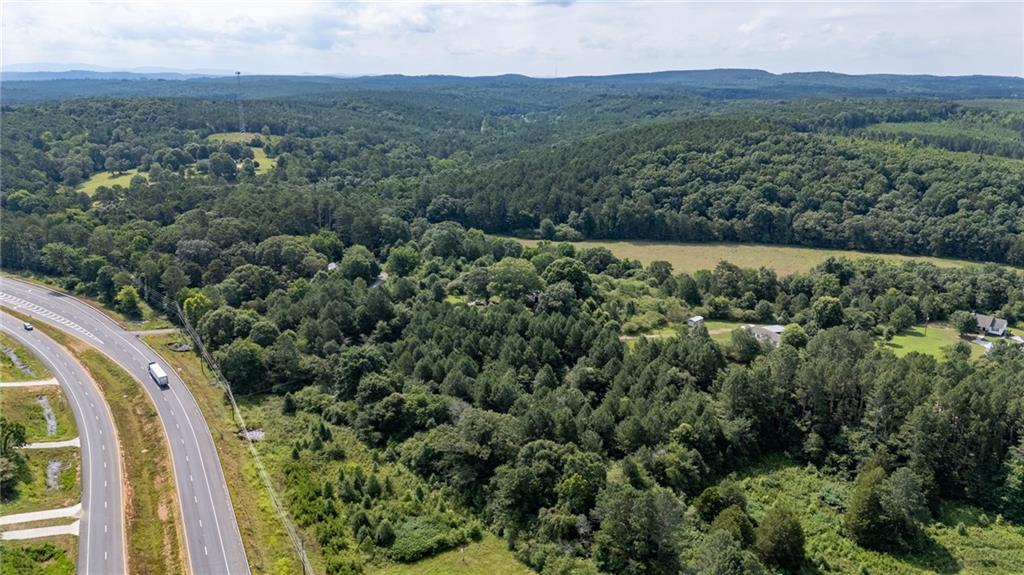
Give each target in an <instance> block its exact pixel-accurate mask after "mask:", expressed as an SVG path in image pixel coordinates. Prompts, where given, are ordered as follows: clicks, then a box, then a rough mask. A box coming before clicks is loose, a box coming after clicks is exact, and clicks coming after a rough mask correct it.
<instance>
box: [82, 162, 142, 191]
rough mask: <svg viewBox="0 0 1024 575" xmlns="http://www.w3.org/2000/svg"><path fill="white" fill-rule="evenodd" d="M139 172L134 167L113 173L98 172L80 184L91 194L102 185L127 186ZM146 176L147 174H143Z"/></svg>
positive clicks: (110, 186) (83, 189) (109, 186)
mask: <svg viewBox="0 0 1024 575" xmlns="http://www.w3.org/2000/svg"><path fill="white" fill-rule="evenodd" d="M138 174H139V170H138V169H135V168H132V169H131V170H128V171H126V172H121V173H118V174H113V173H111V172H97V173H95V174H93V175H92V177H90V178H89V179H88V180H86V181H85V182H84V183H82V185H81V186H80V189H81V190H82V191H83V192H85V193H87V194H89V195H90V196H91V195H93V194H95V193H96V190H97V189H99V187H100V186H107V187H108V188H112V187H114V186H121V187H122V188H127V187H128V186H129V185H130V184H131V183H132V178H133V177H135V176H137V175H138ZM143 177H145V175H143Z"/></svg>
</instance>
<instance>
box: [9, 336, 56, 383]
mask: <svg viewBox="0 0 1024 575" xmlns="http://www.w3.org/2000/svg"><path fill="white" fill-rule="evenodd" d="M0 345H3V346H4V347H6V348H9V349H12V350H14V355H16V356H17V357H18V359H19V360H21V363H23V364H24V365H25V366H27V367H28V368H29V370H30V371H31V372H32V375H29V374H27V373H25V372H23V371H21V370H20V369H18V368H17V367H16V366H15V365H14V362H13V361H12V360H11V358H10V357H8V355H7V354H6V353H0V381H12V382H13V381H33V380H37V379H46V378H48V377H50V371H49V370H48V369H46V368H45V367H43V364H42V362H40V361H39V359H38V358H37V357H36V356H34V355H32V352H30V351H29V350H27V349H25V346H23V345H21V344H20V343H18V341H17V340H15V339H14V338H12V337H10V336H8V335H7V334H5V333H0Z"/></svg>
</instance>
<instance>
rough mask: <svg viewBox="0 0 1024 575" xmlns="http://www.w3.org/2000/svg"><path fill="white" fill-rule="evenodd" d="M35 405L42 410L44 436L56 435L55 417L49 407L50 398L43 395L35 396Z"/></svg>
mask: <svg viewBox="0 0 1024 575" xmlns="http://www.w3.org/2000/svg"><path fill="white" fill-rule="evenodd" d="M36 403H38V404H39V406H40V407H42V408H43V417H44V418H45V419H46V435H50V436H53V435H57V416H56V415H54V413H53V408H52V407H50V398H49V397H47V396H45V395H37V396H36Z"/></svg>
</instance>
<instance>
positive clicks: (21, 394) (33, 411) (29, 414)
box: [0, 385, 78, 443]
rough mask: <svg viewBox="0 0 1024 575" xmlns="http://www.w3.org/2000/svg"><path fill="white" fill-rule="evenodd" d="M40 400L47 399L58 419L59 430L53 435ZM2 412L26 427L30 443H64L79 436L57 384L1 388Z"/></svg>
mask: <svg viewBox="0 0 1024 575" xmlns="http://www.w3.org/2000/svg"><path fill="white" fill-rule="evenodd" d="M40 397H45V398H46V401H47V402H48V403H49V405H50V409H51V410H53V415H54V418H55V419H56V420H57V429H56V432H55V433H54V434H53V435H49V433H48V429H47V427H46V416H45V415H44V413H43V405H42V404H41V403H40V402H39V398H40ZM0 413H3V416H4V419H6V420H7V421H10V422H12V423H20V424H21V425H23V426H25V435H26V438H25V441H26V443H35V442H37V441H64V440H65V439H74V438H75V437H78V429H77V427H76V426H75V417H74V414H73V413H72V412H71V407H70V406H69V405H68V400H67V398H66V397H64V393H63V392H62V391H61V388H59V387H57V386H53V385H40V386H38V387H11V388H6V389H0Z"/></svg>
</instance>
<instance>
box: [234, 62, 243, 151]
mask: <svg viewBox="0 0 1024 575" xmlns="http://www.w3.org/2000/svg"><path fill="white" fill-rule="evenodd" d="M235 84H236V85H237V86H238V94H237V95H236V96H235V98H236V99H237V100H238V143H240V144H242V145H245V115H244V114H243V113H242V73H241V72H235Z"/></svg>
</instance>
